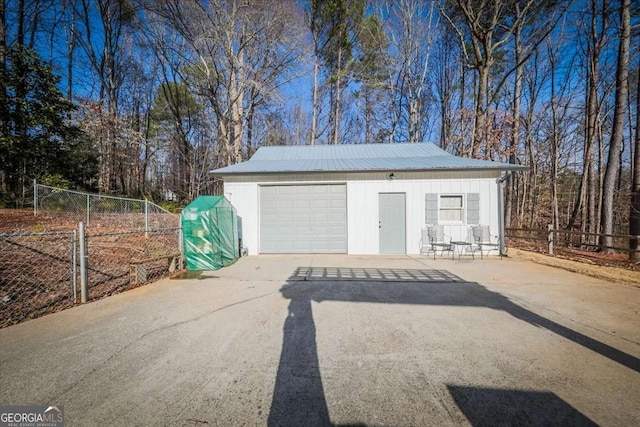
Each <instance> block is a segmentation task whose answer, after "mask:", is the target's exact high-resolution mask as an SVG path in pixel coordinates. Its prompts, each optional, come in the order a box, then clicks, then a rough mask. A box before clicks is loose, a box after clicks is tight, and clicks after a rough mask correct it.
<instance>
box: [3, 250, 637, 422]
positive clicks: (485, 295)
mask: <svg viewBox="0 0 640 427" xmlns="http://www.w3.org/2000/svg"><path fill="white" fill-rule="evenodd" d="M338 275H339V277H338ZM189 276H190V277H188V278H184V279H177V280H164V281H161V282H158V283H155V284H152V285H148V286H145V287H143V288H139V289H136V290H133V291H130V292H126V293H123V294H120V295H116V296H113V297H109V298H106V299H103V300H100V301H96V302H93V303H90V304H86V305H84V306H80V307H77V308H73V309H70V310H67V311H64V312H60V313H56V314H53V315H50V316H46V317H43V318H40V319H36V320H32V321H29V322H25V323H23V324H19V325H15V326H12V327H9V328H6V329H3V330H0V403H2V404H36V403H37V404H61V405H64V408H65V415H66V418H67V424H68V425H80V426H86V425H150V424H160V425H264V424H269V425H328V424H335V425H354V424H355V425H465V424H466V425H469V424H471V425H500V424H504V425H594V424H599V425H638V424H640V326H639V325H640V323H639V322H638V320H640V319H639V317H640V289H638V288H634V287H628V286H624V285H619V284H611V283H607V282H605V281H602V280H597V279H593V278H588V277H584V276H580V275H577V274H574V273H569V272H565V271H562V270H557V269H554V268H551V267H545V266H540V265H537V264H532V263H529V262H526V261H517V260H511V259H504V260H499V259H495V258H493V257H491V258H488V259H484V260H482V261H481V260H471V259H465V258H463V259H462V260H458V259H456V260H451V259H450V258H440V257H437V258H436V260H435V261H434V260H433V259H431V258H427V257H418V256H413V257H412V256H394V257H386V256H385V257H377V256H360V257H359V256H330V255H322V256H321V255H278V256H275V255H272V256H253V257H247V258H243V259H241V260H239V261H238V262H237V263H235V264H234V265H232V266H230V267H227V268H224V269H222V270H218V271H211V272H202V273H200V274H190V275H189ZM205 423H206V424H205Z"/></svg>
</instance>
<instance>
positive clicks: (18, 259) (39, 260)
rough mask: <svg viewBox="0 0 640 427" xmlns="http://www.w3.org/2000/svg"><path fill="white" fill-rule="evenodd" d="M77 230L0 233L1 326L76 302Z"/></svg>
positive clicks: (61, 308) (60, 308)
mask: <svg viewBox="0 0 640 427" xmlns="http://www.w3.org/2000/svg"><path fill="white" fill-rule="evenodd" d="M75 261H76V232H75V231H71V232H49V233H2V234H0V328H2V327H5V326H9V325H12V324H15V323H19V322H22V321H24V320H27V319H32V318H35V317H39V316H42V315H44V314H47V313H52V312H55V311H60V310H63V309H65V308H69V307H71V306H73V305H74V303H75V301H76V289H77V288H76V262H75Z"/></svg>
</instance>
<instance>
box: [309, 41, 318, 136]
mask: <svg viewBox="0 0 640 427" xmlns="http://www.w3.org/2000/svg"><path fill="white" fill-rule="evenodd" d="M319 72H320V60H319V58H318V54H317V53H316V54H315V56H314V59H313V105H312V108H313V111H312V115H311V139H310V140H309V145H314V144H315V143H316V138H317V135H318V109H319V108H320V106H319V105H318V84H319V82H318V73H319Z"/></svg>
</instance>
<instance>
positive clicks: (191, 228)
mask: <svg viewBox="0 0 640 427" xmlns="http://www.w3.org/2000/svg"><path fill="white" fill-rule="evenodd" d="M181 222H182V242H183V248H184V256H185V259H186V262H187V269H188V270H217V269H219V268H222V267H224V266H227V265H229V264H231V263H233V262H234V261H235V260H236V259H237V258H238V255H239V242H238V219H237V216H236V209H235V208H234V207H233V205H232V204H231V202H229V200H227V199H226V197H224V196H200V197H198V198H197V199H195V200H194V201H193V202H191V203H189V204H188V205H187V207H185V208H184V210H183V211H182V215H181Z"/></svg>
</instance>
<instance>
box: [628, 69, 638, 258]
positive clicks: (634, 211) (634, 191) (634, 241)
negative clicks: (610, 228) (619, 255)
mask: <svg viewBox="0 0 640 427" xmlns="http://www.w3.org/2000/svg"><path fill="white" fill-rule="evenodd" d="M636 85H637V93H636V137H635V141H634V144H633V145H634V147H633V165H632V166H633V168H632V170H633V177H632V184H631V203H630V205H629V234H630V235H631V236H636V237H632V238H631V239H629V261H640V251H639V245H638V243H639V242H638V240H639V239H638V236H639V235H640V66H638V79H637V83H636Z"/></svg>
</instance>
